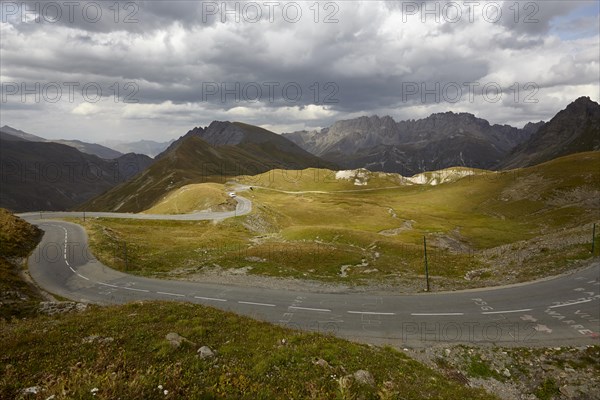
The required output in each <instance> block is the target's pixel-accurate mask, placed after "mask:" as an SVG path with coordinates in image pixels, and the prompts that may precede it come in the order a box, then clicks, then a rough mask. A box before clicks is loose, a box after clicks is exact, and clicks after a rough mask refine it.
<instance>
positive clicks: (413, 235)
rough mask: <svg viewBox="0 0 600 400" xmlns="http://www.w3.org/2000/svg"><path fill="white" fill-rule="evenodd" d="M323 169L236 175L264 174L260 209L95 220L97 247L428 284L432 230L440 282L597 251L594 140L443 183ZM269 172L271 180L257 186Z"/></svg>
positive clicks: (552, 269) (175, 262) (101, 253)
mask: <svg viewBox="0 0 600 400" xmlns="http://www.w3.org/2000/svg"><path fill="white" fill-rule="evenodd" d="M321 172H322V173H323V176H327V174H329V173H330V171H326V170H304V171H285V174H284V173H283V172H282V171H273V174H272V175H270V174H271V173H267V174H263V175H260V176H257V177H250V178H252V179H253V178H257V179H258V180H254V181H253V180H252V179H250V178H248V177H242V178H240V180H241V181H242V182H244V183H246V184H253V182H254V183H258V185H255V186H252V189H253V190H248V191H247V192H246V193H245V194H244V195H245V196H247V197H249V198H250V199H251V200H252V201H253V202H254V207H253V211H252V213H251V214H249V215H247V216H243V217H238V218H235V219H229V220H226V221H222V222H206V221H204V222H202V221H201V222H165V221H133V220H132V221H128V220H102V219H98V220H88V221H87V222H86V227H87V229H88V231H89V233H90V239H91V245H92V249H93V251H94V253H95V254H97V255H98V257H99V258H100V259H101V260H102V261H103V262H105V263H107V264H108V265H111V266H112V267H114V268H117V269H124V268H125V266H126V265H127V267H128V268H129V271H130V272H133V273H140V274H143V275H156V276H182V275H183V276H186V275H190V274H204V273H208V272H211V271H213V270H219V269H220V268H224V269H231V271H232V272H235V271H236V270H237V271H238V272H239V273H250V274H259V275H268V276H284V277H296V278H311V279H317V280H321V281H327V282H331V281H335V282H343V283H349V284H357V283H358V284H362V283H369V282H380V283H386V284H391V283H406V282H409V283H410V282H415V283H418V284H419V285H420V284H421V282H422V280H423V279H422V275H423V236H424V235H425V236H426V238H427V242H428V255H429V267H430V274H431V275H432V276H433V282H434V285H433V287H434V288H436V289H438V290H439V289H442V288H446V289H449V288H464V287H477V286H485V285H490V284H498V283H510V282H516V281H524V280H529V279H532V278H535V277H539V276H548V275H553V274H556V273H559V272H561V271H565V270H568V269H570V268H572V267H573V266H574V265H576V264H577V262H578V260H584V259H588V258H589V257H590V256H591V254H590V252H589V250H590V243H591V231H592V227H591V224H592V223H593V222H600V221H599V219H598V215H599V212H600V204H599V202H600V200H599V199H600V153H598V152H591V153H580V154H576V155H571V156H567V157H563V158H560V159H557V160H554V161H551V162H548V163H545V164H541V165H538V166H535V167H531V168H527V169H522V170H515V171H508V172H503V173H485V172H477V173H476V174H475V175H469V176H466V177H463V178H459V179H457V180H454V181H451V182H446V183H441V184H436V185H431V184H423V185H417V184H410V185H408V184H406V185H401V186H396V187H393V188H387V186H388V182H392V183H393V181H394V179H395V180H396V182H398V181H400V180H401V178H399V177H398V176H397V175H395V176H394V175H378V174H371V173H370V174H371V176H372V178H369V182H368V184H367V185H362V184H361V185H356V184H355V183H354V181H353V179H355V178H352V177H351V178H349V179H348V178H340V179H337V180H329V178H327V180H326V181H323V180H318V179H317V180H315V178H314V176H315V174H317V175H318V176H321V175H319V174H321ZM294 173H297V175H296V176H297V180H296V181H294V180H293V179H292V178H291V177H293V176H294ZM434 178H435V179H441V178H440V174H439V173H438V174H437V175H436V174H432V173H428V174H426V175H425V176H424V177H423V181H429V182H431V181H432V180H433V179H434ZM261 179H262V181H263V182H269V185H270V187H268V188H266V187H261V186H260V182H261ZM361 179H362V178H361ZM420 179H421V178H419V180H420ZM328 188H332V190H329V191H328V190H326V189H328ZM305 189H308V190H307V191H304V190H305ZM344 190H345V191H344ZM150 232H152V234H151V235H150V234H149V233H150ZM174 238H177V240H175V239H174ZM124 242H127V248H128V253H127V254H128V262H127V263H125V260H123V258H122V251H121V249H122V247H123V243H124ZM599 244H600V242H599ZM597 249H599V250H600V246H597ZM597 251H598V250H597ZM240 267H243V269H239V270H238V268H240Z"/></svg>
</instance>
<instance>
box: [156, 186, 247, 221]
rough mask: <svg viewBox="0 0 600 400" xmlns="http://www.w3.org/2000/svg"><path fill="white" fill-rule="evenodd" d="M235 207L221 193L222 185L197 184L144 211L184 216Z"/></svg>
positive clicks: (180, 190)
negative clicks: (196, 212)
mask: <svg viewBox="0 0 600 400" xmlns="http://www.w3.org/2000/svg"><path fill="white" fill-rule="evenodd" d="M234 207H235V205H234V202H233V201H231V198H230V197H229V196H227V195H226V193H225V192H224V191H223V185H219V184H216V183H197V184H192V185H187V186H184V187H182V188H179V189H177V190H174V191H172V192H171V193H169V194H168V195H166V196H165V197H164V198H163V199H161V200H159V201H158V202H157V203H156V204H154V205H153V206H152V207H150V208H149V209H148V210H146V211H144V212H145V213H148V214H185V213H191V212H195V211H203V210H209V209H210V210H213V211H217V210H218V209H220V208H231V209H233V208H234Z"/></svg>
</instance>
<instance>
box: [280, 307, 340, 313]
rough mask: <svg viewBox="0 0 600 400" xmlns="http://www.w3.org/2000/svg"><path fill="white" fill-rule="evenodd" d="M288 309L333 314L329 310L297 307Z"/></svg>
mask: <svg viewBox="0 0 600 400" xmlns="http://www.w3.org/2000/svg"><path fill="white" fill-rule="evenodd" d="M288 308H293V309H294V310H306V311H323V312H331V310H329V309H327V308H310V307H297V306H289V307H288Z"/></svg>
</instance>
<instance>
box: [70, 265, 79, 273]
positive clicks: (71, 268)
mask: <svg viewBox="0 0 600 400" xmlns="http://www.w3.org/2000/svg"><path fill="white" fill-rule="evenodd" d="M69 269H70V270H71V271H73V273H74V274H76V273H77V272H75V270H74V269H73V267H71V266H69Z"/></svg>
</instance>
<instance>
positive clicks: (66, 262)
mask: <svg viewBox="0 0 600 400" xmlns="http://www.w3.org/2000/svg"><path fill="white" fill-rule="evenodd" d="M65 264H67V266H69V267H70V265H69V262H68V261H67V260H66V259H65Z"/></svg>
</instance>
